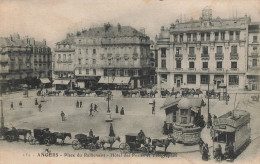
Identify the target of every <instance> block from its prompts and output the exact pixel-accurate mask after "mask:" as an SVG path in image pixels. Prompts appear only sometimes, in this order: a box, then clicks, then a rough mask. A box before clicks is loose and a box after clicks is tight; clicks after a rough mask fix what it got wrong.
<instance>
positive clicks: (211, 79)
mask: <svg viewBox="0 0 260 164" xmlns="http://www.w3.org/2000/svg"><path fill="white" fill-rule="evenodd" d="M213 80H214V74H210V75H209V89H216V88H215V86H214V81H213Z"/></svg>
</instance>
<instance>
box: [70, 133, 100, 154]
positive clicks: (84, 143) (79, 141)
mask: <svg viewBox="0 0 260 164" xmlns="http://www.w3.org/2000/svg"><path fill="white" fill-rule="evenodd" d="M98 140H99V136H97V137H95V136H94V137H88V136H87V135H85V134H77V135H75V139H74V140H73V141H72V147H73V149H74V150H79V149H82V148H85V149H90V150H92V151H93V150H96V149H99V148H100V145H99V143H98Z"/></svg>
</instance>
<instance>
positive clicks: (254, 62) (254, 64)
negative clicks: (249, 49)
mask: <svg viewBox="0 0 260 164" xmlns="http://www.w3.org/2000/svg"><path fill="white" fill-rule="evenodd" d="M252 66H253V67H257V59H253V60H252Z"/></svg>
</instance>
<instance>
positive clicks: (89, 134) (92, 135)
mask: <svg viewBox="0 0 260 164" xmlns="http://www.w3.org/2000/svg"><path fill="white" fill-rule="evenodd" d="M88 136H89V137H94V133H93V131H92V129H90V131H89V133H88Z"/></svg>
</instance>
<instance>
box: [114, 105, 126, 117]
mask: <svg viewBox="0 0 260 164" xmlns="http://www.w3.org/2000/svg"><path fill="white" fill-rule="evenodd" d="M115 112H116V113H118V112H119V111H118V105H116V110H115ZM120 115H125V109H124V107H123V106H122V108H121V110H120Z"/></svg>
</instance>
